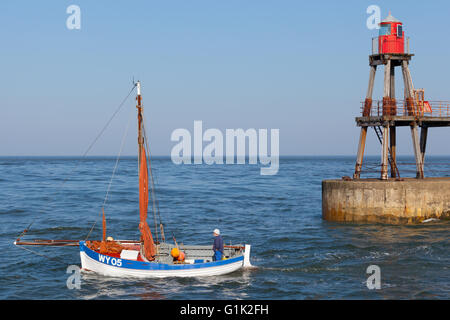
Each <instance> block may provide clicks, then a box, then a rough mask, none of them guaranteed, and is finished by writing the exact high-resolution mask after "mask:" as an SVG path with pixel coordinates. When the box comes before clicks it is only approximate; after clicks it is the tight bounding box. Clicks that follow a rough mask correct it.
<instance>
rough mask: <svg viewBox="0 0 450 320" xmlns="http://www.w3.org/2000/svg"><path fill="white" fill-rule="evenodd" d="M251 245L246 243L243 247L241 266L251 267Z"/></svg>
mask: <svg viewBox="0 0 450 320" xmlns="http://www.w3.org/2000/svg"><path fill="white" fill-rule="evenodd" d="M251 247H252V246H251V245H249V244H246V245H245V247H244V263H243V265H242V266H243V267H244V268H248V267H253V266H252V264H251V263H250V249H251Z"/></svg>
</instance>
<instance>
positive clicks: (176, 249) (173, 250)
mask: <svg viewBox="0 0 450 320" xmlns="http://www.w3.org/2000/svg"><path fill="white" fill-rule="evenodd" d="M170 255H171V256H172V257H174V258H175V259H176V258H178V256H179V255H180V250H178V248H173V249H172V251H170Z"/></svg>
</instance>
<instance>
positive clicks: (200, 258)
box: [14, 81, 251, 277]
mask: <svg viewBox="0 0 450 320" xmlns="http://www.w3.org/2000/svg"><path fill="white" fill-rule="evenodd" d="M135 87H136V89H137V96H136V100H137V106H136V108H137V119H138V160H139V219H140V222H139V230H140V233H141V237H140V240H136V241H130V240H122V241H121V240H114V239H112V238H111V237H106V217H105V211H104V205H103V207H102V222H103V223H102V231H103V237H102V240H87V239H85V240H82V241H77V240H39V239H38V240H32V241H22V240H21V239H20V237H21V236H22V235H24V234H25V233H26V232H27V231H28V229H29V228H28V229H25V230H24V232H23V233H22V234H21V236H19V238H18V239H17V240H16V241H15V242H14V244H15V245H47V246H73V245H79V247H80V258H81V268H82V269H83V270H88V271H93V272H96V273H98V274H102V275H105V276H118V277H125V276H133V277H195V276H213V275H222V274H227V273H230V272H234V271H236V270H239V269H241V268H243V267H250V266H251V263H250V248H251V247H250V245H248V244H247V245H242V244H239V245H228V246H224V248H223V256H222V259H221V260H217V261H216V260H215V259H214V251H213V247H212V245H211V246H205V245H183V244H180V245H178V243H177V242H176V239H175V237H173V240H174V243H173V244H172V243H169V242H166V241H165V236H164V227H163V224H162V222H161V221H160V223H159V232H158V230H157V227H156V223H155V232H156V234H157V238H158V239H157V240H156V241H155V240H154V238H153V234H152V232H151V230H150V227H149V225H148V223H147V211H148V207H149V193H150V195H151V198H152V204H153V205H152V208H153V213H154V215H155V221H156V211H158V209H157V208H158V206H157V204H156V199H155V198H156V197H155V192H154V182H153V174H152V170H151V164H150V159H147V151H148V141H147V137H146V134H145V127H144V121H143V119H144V117H143V106H142V97H141V84H140V82H139V81H138V82H137V83H136V84H135ZM149 177H150V184H149ZM149 185H150V188H149ZM105 201H106V200H105ZM158 215H159V211H158ZM91 231H92V229H91ZM159 234H160V236H161V241H159V236H158V235H159Z"/></svg>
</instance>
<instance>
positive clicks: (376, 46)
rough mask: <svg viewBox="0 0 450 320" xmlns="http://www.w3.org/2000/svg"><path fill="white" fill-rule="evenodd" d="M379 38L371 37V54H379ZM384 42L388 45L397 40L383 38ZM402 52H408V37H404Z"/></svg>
mask: <svg viewBox="0 0 450 320" xmlns="http://www.w3.org/2000/svg"><path fill="white" fill-rule="evenodd" d="M379 38H380V37H374V38H372V54H379V53H380V48H379ZM383 42H384V43H387V44H388V46H389V44H390V43H392V44H396V43H397V40H383ZM403 52H404V53H406V54H410V50H409V37H405V41H404V43H403Z"/></svg>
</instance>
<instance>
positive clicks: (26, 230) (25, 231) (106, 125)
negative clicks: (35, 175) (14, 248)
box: [17, 83, 136, 238]
mask: <svg viewBox="0 0 450 320" xmlns="http://www.w3.org/2000/svg"><path fill="white" fill-rule="evenodd" d="M135 87H136V84H135V83H134V84H133V86H132V88H131V90H130V92H128V94H127V96H126V97H125V98H124V99H123V100H122V102H121V103H120V104H119V106H118V107H117V108H116V110H115V111H114V113H113V114H112V116H111V117H110V118H109V120H108V121H107V122H106V124H105V125H104V126H103V128H102V130H101V131H100V132H99V133H98V135H97V136H96V137H95V139H94V141H93V142H92V143H91V144H90V145H89V147H88V148H87V150H86V151H85V152H84V154H83V155H82V156H81V158H80V159H79V160H78V162H77V163H76V164H75V167H74V168H73V169H72V170H71V171H70V172H69V174H68V175H67V178H65V179H64V180H63V182H62V183H61V185H60V186H59V188H58V192H57V194H56V195H58V194H59V191H61V189H62V186H63V185H64V183H66V182H67V181H68V180H69V179H70V175H71V174H72V173H73V172H74V171H75V169H77V168H78V165H79V164H80V163H81V161H82V160H84V158H85V157H86V155H87V154H88V152H89V151H90V150H91V149H92V147H93V146H94V145H95V143H96V142H97V140H98V139H99V138H100V136H101V135H102V134H103V132H105V130H106V128H107V127H108V126H109V124H110V123H111V121H112V120H113V119H114V117H115V116H116V114H117V113H118V112H119V111H120V110H121V109H122V106H123V105H124V104H125V102H126V101H127V99H128V98H129V97H130V95H131V93H132V92H133V90H134V88H135ZM56 195H55V196H54V197H53V198H52V199H51V200H50V201H49V204H50V203H52V202H53V201H54V200H55V199H56ZM36 219H37V217H36V218H34V219H33V220H32V221H31V223H30V224H29V225H28V227H26V228H25V230H23V231H22V232H21V233H20V234H19V236H18V237H17V238H20V237H22V236H23V235H24V234H25V233H27V232H28V231H29V230H30V228H31V226H32V225H33V223H34V222H35V221H36Z"/></svg>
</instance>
